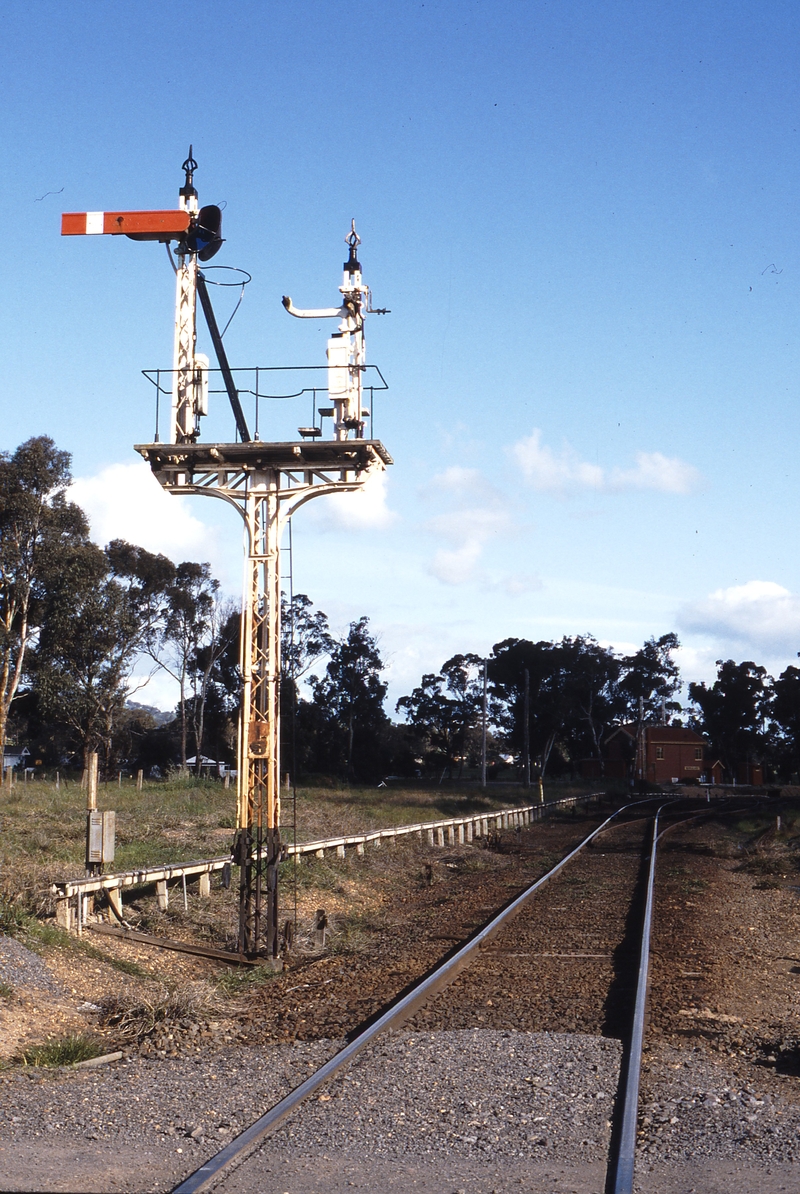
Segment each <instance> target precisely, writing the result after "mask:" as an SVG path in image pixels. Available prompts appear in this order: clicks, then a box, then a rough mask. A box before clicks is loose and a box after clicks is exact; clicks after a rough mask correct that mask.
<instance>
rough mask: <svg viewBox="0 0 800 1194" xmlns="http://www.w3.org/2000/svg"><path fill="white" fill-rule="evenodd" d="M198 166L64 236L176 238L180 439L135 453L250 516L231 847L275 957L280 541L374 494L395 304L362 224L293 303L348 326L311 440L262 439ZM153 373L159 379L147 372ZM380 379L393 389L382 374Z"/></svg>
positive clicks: (334, 347)
mask: <svg viewBox="0 0 800 1194" xmlns="http://www.w3.org/2000/svg"><path fill="white" fill-rule="evenodd" d="M196 170H197V162H196V161H195V160H194V158H193V156H192V149H191V146H190V147H189V156H188V158H187V159H186V161H185V162H184V163H183V171H184V175H185V180H184V185H183V187H181V189H180V192H179V208H178V210H177V211H166V212H80V213H71V214H67V215H65V216H63V217H62V235H91V234H92V233H107V234H111V235H114V234H117V235H118V234H120V233H124V234H126V235H128V236H131V237H132V238H133V239H136V240H157V241H161V242H162V243H166V244H167V245H168V247H169V246H170V242H175V250H174V254H175V257H176V258H177V266H176V267H175V268H176V302H175V325H174V354H173V368H172V370H171V380H170V387H169V391H168V392H169V395H170V426H169V438H168V440H167V442H162V441H161V440H160V439H159V435H158V429H157V431H156V436H155V439H154V440H153V442H152V443H149V444H137V445H136V446H135V448H136V451H137V452H139V454H140V455H141V456H142V457H143V458H144V459H145V460H146V461H147V462H148V463H149V465H150V468H151V469H152V471H153V474H154V475H155V477H156V479H157V480H158V482H159V483H160V484H161V485H162V487H163V488H164V490H165V491H166V492H168V493H172V494H206V495H209V496H212V497H217V498H222V499H223V500H224V501H226V502H227V503H228V504H230V505H232V506H234V507H235V508H236V509H237V510H238V511H239V514H240V515H241V517H242V519H243V522H244V527H245V573H244V593H243V600H242V623H241V658H240V663H241V672H242V678H243V690H242V703H241V711H240V717H239V732H238V750H237V757H238V769H237V770H238V775H237V831H236V841H235V845H234V855H235V859H236V861H237V863H238V865H239V867H240V884H239V933H238V949H239V952H240V954H242V955H248V956H253V955H255V954H258V953H264V952H265V953H266V955H267V957H268V958H272V959H273V960H275V959H277V957H278V954H279V952H280V940H279V935H278V865H279V863H280V861H281V858H282V855H283V847H282V843H281V836H280V757H279V744H280V733H279V717H280V700H279V692H280V674H281V660H280V546H281V538H282V535H283V531H284V528H285V526H286V524H287V522H288V520H289V518H290V517H291V516H292V514H293V513H294V512H295V511H296V510H297V509H299V507H300V506H302V505H304V504H305V503H306V502H308V501H309V500H311V499H312V498H315V497H320V496H323V495H324V494H329V493H352V492H355V491H358V490H360V489H363V487H364V485H365V484H366V482H367V481H368V480H369V478H370V477H372V476H373V475H374V474H376V473H379V472H382V471H383V470H384V469H385V468H386V466H387V465H390V464H391V463H392V458H391V456H390V455H389V453H388V452H387V451H386V449H385V448H384V446H383V444H382V443H381V442H380V441H379V440H372V439H365V438H364V425H365V418H366V417H367V415H369V413H370V411H365V410H364V409H363V405H362V404H363V398H364V376H365V374H366V372H367V370H368V369H375V366H370V365H367V363H366V344H365V338H364V322H365V317H366V315H367V314H368V313H373V314H387V313H388V312H386V311H385V309H380V310H377V311H373V310H372V308H371V306H370V295H369V287H368V286H367V285H366V283H365V282H364V281H363V279H362V275H361V265H360V263H359V261H358V254H357V248H358V245H359V244H360V243H361V242H360V238H359V236H358V233H357V232H356V230H355V221H353V223H352V224H351V227H350V231H349V232H348V234H347V236H346V237H345V241H346V243H347V246H348V250H349V255H348V260H347V261H346V262H345V263H344V274H343V280H342V284H341V286H340V287H339V291H340V294H341V300H340V303H339V305H338V306H335V307H327V308H322V309H314V310H300V309H298V308H296V307H294V305H293V303H292V300H291V299H290V298H284V299H283V305H284V307H285V308H286V310H287V311H288V312H289V313H290V314H291V315H294V316H296V317H298V318H301V319H327V318H338V319H339V321H340V322H339V326H338V329H337V332H336V333H335V334H334V335H333V336H332V337H331V338H330V340H329V341H328V351H327V361H328V363H327V386H318V385H316V384H315V385H314V386H313V394H314V402H315V422H314V426H313V427H301V428H298V434H299V435H300V437H301V438H300V440H298V441H290V442H288V443H287V442H285V441H268V440H262V439H260V438H258V435H255V436H254V435H251V432H250V429H249V427H248V423H247V420H246V418H245V415H244V411H243V409H242V404H241V401H240V392H239V390H238V388H237V385H236V379H235V376H234V374H235V373H236V371H235V370H232V369H231V367H230V365H229V363H228V359H227V356H226V353H225V349H224V347H223V343H222V334H221V333H220V332H219V329H218V327H217V322H216V318H215V316H214V311H213V308H212V306H211V301H210V298H209V293H208V286H207V282H206V278H205V277H204V275H203V272H202V270H201V269H200V268H199V266H198V262H200V263H202V262H205V261H208V260H209V259H210V258H211V257H212V256H214V254H215V253H216V252H217V251H218V249H219V248H220V246H221V245H222V236H221V220H222V213H221V211H220V209H219V208H218V207H215V206H213V205H212V206H208V207H199V206H198V195H197V191H196V189H195V187H194V173H195V171H196ZM170 259H172V250H171V249H170ZM197 298H199V299H200V306H201V308H202V311H203V315H204V317H205V319H206V323H207V325H208V331H209V335H210V338H211V341H212V344H213V347H214V351H215V353H216V356H217V362H218V365H219V374H220V375H221V379H222V382H223V385H224V390H225V392H227V395H228V399H229V401H230V406H231V409H232V413H233V418H234V423H235V429H236V436H238V438H235V437H234V436H231V437H230V439H229V440H228V441H225V442H215V443H201V442H200V426H201V422H200V421H201V419H202V418H203V416H205V415H206V414H207V413H208V396H209V390H210V387H209V374H210V373H211V372H215V371H212V370H210V369H209V362H208V358H207V357H204V356H202V355H201V354H200V353H198V352H197V351H196V313H197ZM312 368H315V367H312ZM322 368H323V369H324V366H323V367H322ZM155 372H156V380H155V382H154V384H155V385H156V388H157V394H158V395H160V394H161V393H162V392H164V391H162V388H161V380H160V378H161V374H162V373H170V371H166V370H161V371H155ZM250 372H253V371H250ZM258 372H259V371H258V370H255V373H256V385H255V391H252V390H251V391H250V392H254V393H255V402H256V420H258V411H259V405H258V404H259V390H258ZM265 372H267V373H269V372H270V370H265ZM378 372H379V371H378ZM146 376H148V377H150V373H149V372H148V373H147V374H146ZM381 380H382V379H381ZM378 388H379V389H381V388H385V383H384V385H383V386H379V387H378ZM242 392H244V391H242ZM304 392H311V390H310V389H309V390H308V391H304ZM325 392H327V395H328V399H329V402H330V403H331V406H330V407H329V408H326V409H325V410H323V409H322V408H320V409H319V412H317V411H316V397H317V394H318V393H325ZM271 396H272V397H275V395H271ZM287 397H289V395H287ZM317 413H319V415H320V424H321V423H322V419H323V418H325V417H328V418H331V419H332V421H333V437H332V438H330V439H327V438H324V437H323V431H322V426H321V425H320V426H319V427H317V425H316V414H317ZM256 427H258V422H256Z"/></svg>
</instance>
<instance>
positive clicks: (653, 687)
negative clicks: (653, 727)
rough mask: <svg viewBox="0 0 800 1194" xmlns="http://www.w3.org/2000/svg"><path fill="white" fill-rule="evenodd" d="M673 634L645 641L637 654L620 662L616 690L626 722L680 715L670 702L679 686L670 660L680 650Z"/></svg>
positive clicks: (678, 673)
mask: <svg viewBox="0 0 800 1194" xmlns="http://www.w3.org/2000/svg"><path fill="white" fill-rule="evenodd" d="M680 645H681V644H680V642H679V641H678V636H677V634H675V633H673V632H670V633H669V634H662V635H661V637H660V638H655V637H653V638H649V639H648V640H647V642H645V643H644V645H643V646H641V647H640V648H639V650H638V651H636V652H634V654H633V655H628V656H626V657H625V658H624V659H623V660H622V679H621V681H620V685H619V690H620V695H621V697H622V698H623V701H624V704H625V708H624V715H625V716H626V717H627V718H628V720H629V721H638V720H639V717H640V709H641V717H642V720H643V721H646V722H658V721H661V719H662V716H663V714H664V713H665V712H666V713H680V712H681V706H680V705H679V704H678V702H677V701H675V700H674V697H675V694H676V692H677V691H678V689H679V688H680V686H681V677H680V672H679V670H678V665H677V664H676V662H675V660H674V659H673V658H672V653H673V651H677V650H678V648H679V647H680Z"/></svg>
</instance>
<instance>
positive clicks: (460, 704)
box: [396, 654, 483, 776]
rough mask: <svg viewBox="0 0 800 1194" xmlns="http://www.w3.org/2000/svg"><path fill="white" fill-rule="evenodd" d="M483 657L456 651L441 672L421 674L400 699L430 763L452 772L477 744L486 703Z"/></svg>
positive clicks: (460, 769)
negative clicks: (415, 684)
mask: <svg viewBox="0 0 800 1194" xmlns="http://www.w3.org/2000/svg"><path fill="white" fill-rule="evenodd" d="M482 673H483V660H482V659H481V658H480V656H478V655H474V654H463V655H454V656H453V657H452V658H451V659H448V660H447V661H446V663H444V664H442V667H441V669H440V670H439V672H438V674H434V673H429V674H427V675H424V676H423V677H422V680H421V682H420V684H419V685H418V687H417V688H415V689H414V690H413V692H411V694H410V695H409V696H404V697H401V698H400V700H399V701H398V702H397V706H396V708H397V711H398V712H399V713H402V714H404V715H405V717H406V719H407V721H408V723H409V725H410V726H411V728H412V730H413V733H414V737H415V738H416V741H417V745H418V747H419V749H420V750H421V751H422V754H423V756H424V758H425V761H426V762H427V763H428V764H429V765H434V766H436V767H444V768H445V769H446V770H448V771H449V772H450V774H451V775H452V772H453V769H454V768H455V766H456V764H458V774H459V776H460V775H461V774H462V772H463V769H464V762H465V760H466V758H467V756H468V755H469V753H470V751H471V749H473V748H474V746H475V741H474V739H475V736H476V733H477V731H478V726H479V720H480V715H481V708H482V704H483V682H482Z"/></svg>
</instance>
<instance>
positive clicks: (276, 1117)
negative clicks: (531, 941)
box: [172, 797, 660, 1194]
mask: <svg viewBox="0 0 800 1194" xmlns="http://www.w3.org/2000/svg"><path fill="white" fill-rule="evenodd" d="M653 799H654V798H653V797H651V798H650V799H649V800H637V801H635V802H633V803H631V804H625V805H623V806H622V808H619V809H617V811H616V812H614V813H612V814H611V816H610V817H607V818H606V820H605V821H603V823H602V825H599V826H598V827H597V829H594V830H592V832H591V833H590V834H589V836H588V837H586V838H584V840H583V841H582V842H581V843H580V844H579V845H578V846H576V847H575V849H574V850H571V851H570V852H569V854H567V855H565V856H564V858H562V859H561V860H560V862H557V863H556V865H555V866H554V867H553V868H552V869H551V870H549V871H548V872H547V874H546V875H543V876H542V877H541V878H540V879H537V880H536V882H535V883H532V884H531V886H530V887H528V888H526V889H525V891H523V892H522V893H521V894H520V895H518V896H517V897H516V898H515V899H514V900H512V901H511V903H510V904H509V905H508V906H507V907H506V908H504V909H503V910H502V911H501V912H499V913H498V914H497V915H496V916H494V917H493V918H492V919H491V920H490V921H489V923H488V924H486V925H485V926H484V927H483V928H482V929H481V930H480V931H479V932H478V933H476V934H475V935H474V936H473V937H472V938H470V940H469V941H468V942H467V943H466V944H465V945H462V946H461V948H460V949H459V950H457V952H456V953H455V954H453V956H452V957H450V958H448V959H447V960H446V961H445V962H443V963H442V964H441V965H440V966H437V967H436V969H435V970H433V971H432V972H431V973H430V974H429V975H427V977H426V978H424V979H423V980H422V981H421V982H419V983H417V985H416V986H414V987H413V988H412V989H411V990H410V991H409V992H408V993H407V994H406V995H404V996H403V998H402V999H400V1000H398V1002H397V1003H395V1004H394V1005H393V1006H392V1007H390V1008H389V1009H388V1010H387V1011H385V1012H384V1013H383V1014H382V1015H381V1016H379V1017H378V1019H377V1020H375V1021H373V1023H372V1024H370V1025H368V1027H367V1028H365V1029H364V1031H363V1032H361V1033H359V1035H358V1036H357V1037H356V1038H355V1039H354V1040H353V1041H351V1042H350V1043H349V1044H348V1045H345V1047H344V1048H343V1049H340V1050H339V1052H338V1053H336V1054H335V1055H334V1056H333V1057H331V1058H330V1059H329V1060H328V1061H326V1062H325V1064H324V1065H323V1066H321V1067H320V1069H318V1070H317V1071H316V1073H314V1074H312V1075H311V1076H310V1077H309V1078H307V1079H306V1080H305V1082H303V1083H301V1085H300V1086H298V1087H297V1088H296V1089H295V1090H293V1091H291V1092H290V1093H289V1094H288V1095H286V1096H285V1097H284V1098H282V1099H281V1100H280V1102H278V1103H276V1104H275V1106H274V1107H271V1108H270V1110H269V1111H267V1112H266V1113H265V1114H264V1115H262V1116H261V1117H260V1118H259V1119H257V1120H256V1121H255V1123H253V1124H251V1125H250V1127H249V1128H246V1129H245V1131H244V1132H241V1133H240V1134H239V1135H238V1136H237V1137H236V1138H235V1139H234V1140H232V1141H231V1142H230V1144H228V1145H226V1147H225V1148H223V1149H221V1150H220V1151H219V1152H218V1153H216V1154H215V1155H214V1156H213V1157H210V1158H209V1160H208V1161H206V1162H205V1164H203V1165H201V1166H200V1168H199V1169H196V1170H195V1171H194V1172H193V1173H191V1174H189V1176H188V1177H186V1178H184V1180H183V1181H182V1182H181V1183H180V1184H179V1185H177V1186H175V1187H174V1189H173V1191H172V1194H196V1192H197V1191H200V1190H208V1189H209V1188H210V1186H211V1183H212V1182H214V1181H215V1180H216V1179H217V1178H218V1177H219V1176H220V1175H221V1174H222V1173H223V1171H224V1170H225V1169H227V1168H228V1167H229V1166H230V1165H232V1164H233V1163H234V1162H235V1161H236V1160H237V1159H239V1158H241V1157H242V1154H243V1153H244V1152H245V1151H246V1150H249V1149H250V1148H252V1147H253V1146H254V1145H256V1144H258V1143H259V1142H260V1141H261V1140H264V1139H265V1138H266V1137H267V1136H268V1135H269V1134H270V1133H271V1132H272V1131H274V1130H275V1128H277V1127H278V1126H279V1124H281V1123H282V1122H283V1120H284V1119H286V1118H287V1116H289V1115H290V1114H291V1113H292V1112H293V1111H294V1110H295V1109H296V1108H297V1107H298V1106H299V1105H300V1104H301V1103H302V1102H303V1101H304V1100H305V1099H307V1098H308V1097H309V1096H310V1095H312V1094H313V1093H314V1092H315V1091H316V1090H319V1088H320V1087H321V1086H324V1085H325V1083H326V1082H329V1081H330V1080H331V1078H333V1077H334V1076H335V1075H336V1074H337V1073H338V1072H339V1070H341V1069H342V1068H343V1067H344V1066H346V1065H348V1064H349V1063H350V1062H351V1061H352V1060H353V1058H354V1057H356V1055H357V1054H358V1053H360V1052H361V1050H362V1049H364V1048H365V1047H366V1046H367V1045H368V1044H369V1043H370V1042H371V1041H373V1040H374V1039H375V1038H376V1037H377V1036H379V1035H380V1033H382V1032H384V1031H385V1030H386V1029H388V1028H398V1027H399V1026H400V1025H401V1024H402V1023H403V1022H404V1021H405V1020H406V1019H408V1017H409V1016H411V1015H413V1013H414V1012H416V1011H417V1010H418V1009H419V1008H420V1007H422V1005H423V1004H424V1003H426V1002H427V1000H428V999H429V998H430V997H431V996H432V995H434V994H436V993H437V992H438V991H440V990H442V989H443V988H444V987H446V986H447V985H448V984H449V983H451V982H452V981H453V979H454V978H455V977H456V976H457V975H458V973H459V971H461V970H462V969H463V968H464V967H465V966H466V965H468V963H469V962H470V961H471V960H472V958H473V956H474V955H475V954H476V953H477V952H478V951H479V950H480V949H481V947H482V946H483V945H485V943H486V942H487V941H489V940H491V938H492V937H494V936H495V935H496V934H497V933H498V932H499V931H500V930H501V929H503V928H505V927H506V925H507V924H508V922H509V921H510V920H512V919H513V918H514V917H515V916H516V915H517V913H519V912H520V910H521V909H522V907H523V905H524V904H525V903H526V902H527V901H528V900H529V899H530V898H531V896H533V895H534V894H535V893H536V892H537V891H538V890H539V888H540V887H543V886H544V884H545V883H547V882H548V880H549V879H552V878H553V877H554V876H555V875H557V874H558V872H559V871H560V870H562V869H563V868H564V867H565V866H566V865H567V863H568V862H570V861H571V859H573V858H574V857H575V856H576V855H577V854H580V852H581V850H583V849H584V848H585V847H586V846H588V844H589V843H590V842H591V841H593V840H594V838H596V837H597V835H598V834H600V833H602V832H603V830H604V829H606V827H607V826H608V825H609V824H610V823H611V822H612V821H613V820H615V819H616V818H617V817H618V816H619V815H620V814H621V813H624V812H627V811H628V810H629V809H631V808H635V807H637V806H639V805H641V804H652V802H653ZM659 811H660V810H659ZM637 1089H638V1087H637ZM242 1159H243V1158H242Z"/></svg>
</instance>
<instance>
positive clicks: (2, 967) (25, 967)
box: [0, 935, 61, 995]
mask: <svg viewBox="0 0 800 1194" xmlns="http://www.w3.org/2000/svg"><path fill="white" fill-rule="evenodd" d="M0 982H3V983H7V984H8V985H9V986H10V987H13V988H14V990H18V989H19V988H21V987H34V988H35V989H36V990H39V991H49V992H50V993H51V994H53V995H57V994H59V993H60V992H61V987H60V986H59V984H58V983H57V982H56V981H55V979H54V978H53V975H52V972H51V971H50V969H49V968H48V967H47V966H46V965H45V964H44V962H43V961H42V959H41V958H40V957H39V955H38V954H35V953H33V952H32V951H31V950H29V949H26V948H25V946H24V945H20V943H19V941H16V940H15V939H14V938H13V937H4V936H2V935H0Z"/></svg>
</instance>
